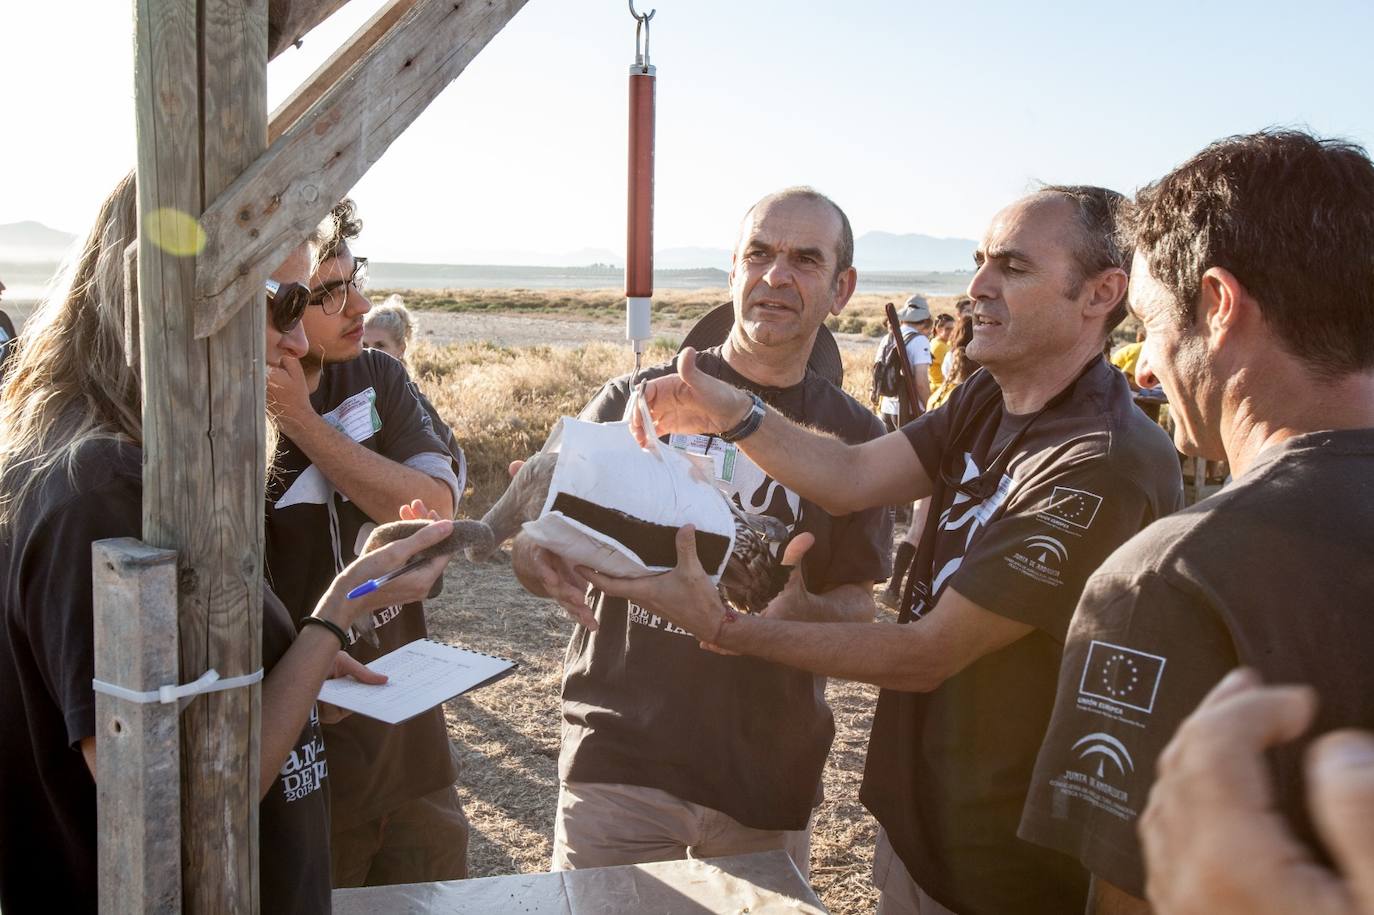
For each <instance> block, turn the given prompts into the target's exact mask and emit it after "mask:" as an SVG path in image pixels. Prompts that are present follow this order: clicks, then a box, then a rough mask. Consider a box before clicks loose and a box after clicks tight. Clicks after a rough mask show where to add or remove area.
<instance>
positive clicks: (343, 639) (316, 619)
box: [299, 616, 348, 651]
mask: <svg viewBox="0 0 1374 915" xmlns="http://www.w3.org/2000/svg"><path fill="white" fill-rule="evenodd" d="M312 625H313V626H323V627H324V628H326V629H328V630H329V631H330V632H332V633H334V634H335V635H336V636H338V637H339V649H340V650H341V651H347V650H348V635H347V634H345V632H344V631H343V630H342V629H340V628H339V627H338V626H337V625H335V624H334V623H331V622H330V621H329V620H327V619H325V618H324V617H322V616H307V617H306V618H305V619H303V620H301V622H300V626H299V628H301V629H304V628H305V627H306V626H312Z"/></svg>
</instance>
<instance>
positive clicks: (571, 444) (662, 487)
mask: <svg viewBox="0 0 1374 915" xmlns="http://www.w3.org/2000/svg"><path fill="white" fill-rule="evenodd" d="M636 409H638V410H640V412H641V415H642V416H643V418H644V423H645V428H646V429H648V430H649V433H650V436H649V442H650V445H649V447H648V448H640V447H639V444H638V443H637V442H636V441H635V440H634V436H633V434H632V433H631V432H630V424H629V422H628V421H622V422H618V423H592V422H586V421H584V420H579V419H573V418H572V417H568V416H565V417H563V418H562V419H561V420H559V423H558V425H557V426H556V427H555V429H554V432H553V434H551V435H550V436H549V438H548V441H546V442H545V443H544V448H543V449H542V451H543V452H545V453H551V452H556V453H557V455H558V460H557V463H556V464H555V465H554V471H553V479H552V481H551V482H550V484H549V494H548V498H547V499H546V500H545V501H544V507H543V511H542V512H541V513H540V516H539V517H538V518H537V519H536V520H534V521H527V522H525V524H524V525H523V530H524V532H525V534H526V535H527V536H528V537H529V538H530V539H531V540H533V541H534V542H535V543H537V544H539V546H541V547H543V548H544V549H546V550H549V551H550V552H553V553H555V554H557V555H559V556H562V557H564V558H566V559H569V560H571V561H572V562H574V563H576V564H577V565H584V566H589V567H590V568H593V569H596V570H598V571H600V572H604V573H605V574H607V575H614V576H617V577H620V578H640V577H643V576H645V575H654V574H657V573H659V572H665V571H667V570H668V569H671V568H673V567H674V566H675V565H676V564H677V559H676V552H675V548H674V545H673V537H674V536H675V534H676V531H677V529H678V528H680V527H682V526H683V525H684V524H692V525H695V526H696V530H697V552H698V555H699V556H700V558H701V560H702V566H703V568H705V569H706V574H707V575H709V576H710V577H711V582H712V583H713V584H715V583H717V582H718V581H719V579H720V575H721V573H722V572H724V571H725V563H726V562H727V561H728V560H729V558H730V551H731V550H732V549H733V548H734V545H735V521H734V515H733V513H732V512H731V511H730V506H729V504H727V503H726V501H725V496H724V495H722V494H721V493H720V492H719V491H718V490H717V489H716V487H715V484H714V482H713V481H712V478H711V475H710V473H709V472H703V470H702V468H701V467H699V466H698V465H697V464H696V463H695V462H694V461H693V460H692V459H691V457H690V456H688V455H686V454H683V453H681V452H679V451H677V450H676V449H673V448H669V447H667V446H665V445H663V444H662V443H661V442H659V441H658V439H657V438H655V437H654V435H653V428H654V427H653V421H652V420H651V419H650V418H649V411H648V408H647V406H645V405H644V401H643V399H642V398H640V397H639V396H638V394H635V395H633V396H632V397H631V400H630V404H629V406H628V407H627V408H626V413H627V415H628V414H629V412H630V411H632V410H636Z"/></svg>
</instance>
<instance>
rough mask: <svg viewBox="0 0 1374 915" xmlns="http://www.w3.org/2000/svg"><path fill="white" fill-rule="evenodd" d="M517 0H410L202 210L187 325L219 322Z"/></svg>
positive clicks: (210, 328)
mask: <svg viewBox="0 0 1374 915" xmlns="http://www.w3.org/2000/svg"><path fill="white" fill-rule="evenodd" d="M525 2H526V0H419V2H417V3H415V5H414V6H413V7H412V8H411V9H410V10H409V11H408V12H406V13H405V15H404V16H402V17H401V18H400V20H399V21H398V22H397V23H396V25H395V26H393V27H392V28H391V30H390V31H389V32H387V34H386V35H385V37H383V38H381V39H380V40H379V41H377V43H376V44H375V45H374V46H373V47H372V48H371V49H370V50H369V51H368V52H367V53H366V54H365V55H364V56H363V57H362V59H361V60H360V61H359V62H358V63H357V64H356V65H355V66H354V67H353V68H352V69H350V70H349V71H348V73H347V74H346V75H345V76H344V77H343V78H342V79H341V80H339V82H337V83H335V84H334V86H333V88H331V89H330V90H329V91H328V92H327V93H326V94H325V95H324V97H323V98H321V99H320V101H319V102H318V103H316V104H315V105H313V106H312V107H311V108H310V109H309V110H308V111H307V112H306V113H305V114H304V115H302V116H301V117H300V118H299V119H298V120H297V121H296V122H295V123H294V124H292V125H291V126H290V127H289V128H288V129H287V130H286V132H285V133H283V134H282V135H281V136H280V137H279V138H278V139H277V140H276V141H275V142H273V143H272V145H271V146H270V147H269V148H268V149H267V151H266V152H264V153H263V154H262V155H261V156H259V157H258V159H257V161H256V162H254V163H253V164H252V165H251V166H249V167H248V169H247V170H245V171H244V172H243V173H242V174H241V175H240V176H239V178H238V179H237V180H236V181H234V182H233V183H232V184H230V185H229V187H227V188H226V189H225V190H224V192H223V193H222V194H220V196H219V197H218V198H217V199H216V200H215V202H214V203H212V204H211V205H210V206H209V207H208V208H207V209H206V210H205V212H204V214H203V215H202V216H201V226H202V228H203V229H204V231H205V237H206V238H207V240H208V241H207V244H206V247H205V249H204V250H203V252H202V253H201V255H200V256H199V257H198V258H197V262H196V319H195V335H196V337H198V338H204V337H208V336H210V335H211V334H213V333H215V331H217V330H219V329H220V328H221V327H223V326H224V324H225V323H226V322H227V321H228V320H229V318H230V317H232V316H233V315H234V314H235V313H236V312H237V311H238V310H239V308H240V307H242V305H243V303H244V302H246V301H248V299H249V298H250V297H251V296H253V295H260V294H261V290H259V289H254V288H253V284H252V280H251V277H252V276H253V275H255V270H254V265H265V266H267V267H268V268H269V269H270V267H271V266H272V265H274V264H276V263H278V262H279V261H280V260H281V259H282V258H283V257H284V256H285V255H286V253H287V252H288V251H289V250H290V249H291V247H292V246H294V245H297V244H300V242H301V241H302V240H304V239H305V237H306V236H307V235H308V234H309V232H310V230H311V229H312V228H313V227H314V226H315V225H316V224H317V223H318V222H319V221H320V220H321V219H322V218H324V216H325V214H326V213H328V212H329V210H330V208H332V207H333V205H334V204H335V203H336V202H338V200H339V199H340V198H341V197H343V195H344V194H346V193H347V192H348V190H349V189H350V188H351V187H353V185H354V184H356V183H357V182H358V179H359V178H361V177H362V176H363V175H364V174H365V173H366V172H367V170H368V169H369V168H370V167H371V166H372V165H373V164H374V163H375V162H376V161H377V160H378V159H380V158H381V156H382V154H383V153H384V152H386V150H387V148H388V147H390V146H391V144H392V142H394V141H395V140H396V138H397V137H399V136H400V135H401V133H402V132H403V131H404V130H405V129H406V128H407V127H408V126H410V124H411V123H412V122H413V121H414V120H415V119H416V118H417V117H419V115H420V113H421V112H422V111H424V110H425V108H426V107H427V106H428V105H429V103H430V102H432V101H433V100H434V99H435V98H436V97H437V96H438V95H439V92H440V91H442V90H443V88H444V87H445V86H447V85H448V84H449V83H450V82H452V81H453V80H454V79H456V78H457V76H458V75H459V74H460V73H462V72H463V70H464V69H465V68H466V67H467V65H468V64H469V63H470V62H471V61H472V59H473V58H474V57H476V56H477V53H478V52H479V51H481V50H482V48H484V47H485V46H486V44H487V42H489V41H490V40H491V39H492V37H493V36H495V35H496V33H497V32H499V31H500V30H501V29H502V28H503V27H504V26H505V25H506V23H507V22H509V21H510V20H511V18H512V17H513V16H514V15H515V14H516V13H517V12H519V11H520V9H521V8H522V7H523V6H524V5H525Z"/></svg>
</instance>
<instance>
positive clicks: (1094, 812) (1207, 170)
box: [1020, 131, 1374, 915]
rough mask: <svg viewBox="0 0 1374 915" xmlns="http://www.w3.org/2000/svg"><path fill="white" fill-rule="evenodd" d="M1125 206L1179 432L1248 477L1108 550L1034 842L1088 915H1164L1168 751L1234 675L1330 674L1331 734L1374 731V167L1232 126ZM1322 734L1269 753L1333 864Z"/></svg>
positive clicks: (1298, 138) (1043, 756) (1281, 784)
mask: <svg viewBox="0 0 1374 915" xmlns="http://www.w3.org/2000/svg"><path fill="white" fill-rule="evenodd" d="M1123 216H1124V219H1123V222H1124V224H1125V233H1126V238H1125V241H1124V242H1123V243H1126V244H1131V245H1133V247H1134V249H1135V255H1134V264H1133V267H1132V269H1131V281H1130V303H1131V308H1132V310H1133V311H1134V312H1135V314H1136V316H1137V317H1138V318H1140V320H1141V321H1142V323H1144V324H1145V326H1146V327H1147V328H1148V329H1149V336H1148V337H1147V338H1146V340H1145V346H1144V353H1143V355H1142V357H1141V359H1142V362H1144V363H1147V364H1148V366H1149V369H1150V371H1151V372H1152V373H1153V374H1154V375H1156V376H1157V377H1158V378H1159V380H1160V381H1161V382H1162V383H1163V385H1164V390H1165V391H1166V392H1167V393H1168V395H1169V403H1170V407H1171V410H1172V414H1173V416H1172V418H1173V425H1174V443H1175V444H1176V445H1177V447H1178V450H1179V451H1181V452H1183V453H1184V454H1187V455H1191V456H1194V457H1195V458H1207V459H1220V458H1225V459H1226V460H1227V462H1228V464H1229V466H1230V467H1231V469H1232V471H1233V473H1234V475H1235V479H1234V481H1233V482H1232V483H1231V484H1230V485H1228V486H1227V487H1226V488H1225V489H1223V490H1221V491H1220V492H1219V493H1216V494H1215V495H1212V496H1209V497H1208V498H1206V499H1204V500H1203V501H1201V502H1198V503H1197V504H1195V505H1192V506H1189V507H1188V508H1186V509H1184V510H1182V511H1180V512H1176V513H1175V514H1173V515H1170V516H1169V517H1167V518H1164V519H1162V520H1160V521H1157V522H1156V523H1154V524H1152V525H1150V526H1149V527H1147V528H1146V529H1145V530H1143V531H1141V532H1140V533H1139V534H1138V535H1136V536H1135V537H1133V538H1131V540H1130V541H1129V542H1127V543H1126V544H1125V545H1124V546H1122V547H1121V548H1120V549H1119V550H1117V551H1116V552H1115V553H1114V554H1113V555H1112V556H1111V557H1110V558H1108V559H1107V561H1106V562H1105V563H1103V565H1102V567H1101V568H1100V569H1098V570H1097V572H1096V573H1094V575H1093V576H1092V578H1091V579H1090V580H1089V582H1088V583H1087V586H1086V587H1085V588H1084V591H1083V597H1082V599H1081V601H1080V602H1079V604H1078V608H1077V610H1076V612H1075V614H1074V617H1073V622H1072V624H1071V626H1070V628H1069V632H1068V638H1067V642H1066V644H1065V647H1064V661H1063V666H1062V667H1061V669H1060V674H1059V686H1058V693H1057V698H1056V702H1055V707H1054V715H1053V718H1052V719H1051V722H1050V725H1049V729H1048V731H1047V733H1046V734H1045V738H1044V742H1043V745H1042V747H1041V750H1040V754H1039V758H1038V760H1037V762H1036V768H1035V774H1034V776H1033V778H1032V780H1031V788H1030V793H1029V796H1028V799H1027V803H1026V810H1025V815H1024V819H1023V820H1022V823H1021V829H1020V835H1021V837H1022V838H1024V839H1026V840H1028V841H1031V842H1035V843H1038V844H1040V845H1043V846H1045V847H1047V848H1051V849H1054V850H1056V851H1059V852H1063V853H1065V854H1069V855H1073V856H1074V857H1076V858H1077V859H1078V860H1079V861H1080V862H1082V864H1083V865H1084V866H1085V867H1087V868H1088V869H1089V870H1090V871H1091V872H1092V874H1093V884H1094V889H1093V908H1092V909H1091V910H1090V911H1093V912H1098V913H1106V912H1110V913H1113V915H1116V913H1136V912H1146V911H1148V906H1147V903H1146V902H1145V901H1144V896H1145V891H1146V888H1147V877H1146V869H1145V862H1144V860H1143V858H1142V855H1141V849H1140V844H1139V833H1138V831H1137V825H1138V817H1139V816H1140V813H1141V811H1142V809H1143V808H1144V806H1145V799H1146V796H1147V795H1148V793H1149V791H1150V789H1151V787H1152V785H1153V784H1154V782H1155V778H1156V771H1157V766H1158V764H1159V759H1160V754H1161V752H1162V751H1163V748H1164V745H1165V744H1166V743H1167V742H1168V741H1169V739H1170V738H1171V737H1172V736H1173V734H1174V732H1175V731H1176V730H1177V729H1178V726H1179V724H1180V723H1181V722H1182V721H1183V719H1184V718H1186V717H1187V716H1188V715H1189V714H1190V713H1191V712H1192V711H1193V709H1195V708H1196V707H1197V706H1198V703H1199V701H1200V700H1201V699H1202V698H1203V697H1204V696H1205V695H1206V694H1207V693H1208V691H1209V690H1211V689H1212V687H1213V686H1215V685H1216V684H1217V682H1218V681H1220V680H1221V679H1222V678H1223V677H1224V676H1226V675H1227V673H1228V672H1229V671H1231V670H1232V669H1233V668H1235V667H1237V666H1247V667H1252V668H1254V669H1255V670H1256V671H1257V672H1258V673H1259V674H1261V675H1262V676H1263V677H1264V678H1265V679H1267V680H1270V681H1273V682H1279V683H1309V684H1311V685H1312V686H1313V687H1314V689H1315V692H1316V695H1317V696H1318V697H1319V699H1320V710H1319V711H1318V713H1317V715H1316V730H1317V731H1318V732H1320V731H1326V730H1330V729H1332V728H1344V727H1367V726H1368V725H1369V724H1370V722H1371V721H1374V669H1371V667H1370V664H1369V658H1370V656H1371V655H1374V614H1371V613H1370V612H1369V602H1370V595H1374V562H1371V561H1370V545H1371V544H1374V162H1371V161H1370V158H1369V156H1368V154H1367V153H1366V151H1365V150H1364V149H1362V148H1360V147H1359V146H1356V145H1354V144H1351V143H1347V142H1344V141H1340V140H1323V139H1318V138H1316V137H1313V136H1310V135H1309V134H1306V133H1302V132H1298V131H1264V132H1261V133H1255V134H1249V135H1245V136H1237V137H1229V138H1226V139H1223V140H1219V141H1217V142H1215V143H1213V144H1211V145H1210V146H1208V147H1207V148H1206V149H1204V150H1202V151H1201V152H1199V153H1198V154H1197V155H1195V156H1193V157H1192V158H1191V159H1189V160H1188V161H1187V162H1185V163H1183V164H1182V165H1180V166H1179V167H1178V168H1176V169H1175V170H1174V171H1172V172H1170V173H1169V174H1167V175H1165V176H1164V177H1163V178H1161V179H1160V180H1159V181H1158V182H1156V183H1154V184H1152V185H1149V186H1147V187H1146V188H1144V189H1143V190H1142V191H1140V193H1139V194H1138V195H1137V198H1136V201H1135V204H1134V206H1132V207H1130V208H1128V209H1127V210H1126V211H1125V213H1124V214H1123ZM1315 329H1320V331H1319V332H1317V331H1316V330H1315ZM1289 736H1297V732H1296V731H1294V732H1292V733H1291V734H1290V735H1289ZM1307 743H1308V741H1307V740H1306V739H1303V740H1297V741H1295V742H1293V743H1291V744H1285V745H1282V746H1278V747H1275V749H1274V750H1273V753H1272V758H1273V760H1274V762H1275V766H1276V773H1277V776H1278V778H1277V782H1276V785H1275V787H1276V794H1275V806H1276V807H1277V809H1278V810H1280V811H1282V815H1283V818H1284V819H1285V821H1286V825H1287V827H1288V828H1291V829H1292V831H1293V832H1294V834H1295V835H1296V836H1298V838H1299V840H1300V842H1301V843H1302V845H1304V846H1306V848H1307V849H1308V850H1309V851H1310V853H1311V854H1313V855H1314V856H1316V857H1318V858H1321V857H1323V856H1324V855H1325V853H1326V852H1325V850H1324V849H1323V848H1322V843H1321V840H1320V835H1319V833H1318V831H1317V830H1316V829H1315V828H1314V824H1313V823H1312V821H1311V818H1310V816H1309V811H1308V810H1307V809H1306V807H1305V805H1304V804H1303V799H1304V798H1303V794H1304V790H1303V789H1304V786H1303V779H1302V764H1301V757H1302V753H1303V750H1304V749H1305V748H1306V745H1307ZM1158 876H1159V879H1161V880H1167V879H1169V875H1168V874H1167V873H1161V874H1159V875H1158Z"/></svg>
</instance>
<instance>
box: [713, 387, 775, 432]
mask: <svg viewBox="0 0 1374 915" xmlns="http://www.w3.org/2000/svg"><path fill="white" fill-rule="evenodd" d="M749 397H750V399H751V400H752V401H753V403H752V404H750V406H749V412H748V413H746V414H744V419H742V420H740V421H739V422H738V423H737V424H736V425H735V428H733V429H728V430H726V431H725V432H722V433H720V438H721V441H726V442H737V441H739V440H740V439H742V438H748V437H749V436H751V435H753V434H754V433H755V432H757V431H759V426H762V425H763V417H764V414H765V413H766V412H767V411H768V408H767V407H765V406H764V405H763V398H762V397H760V396H759V395H757V394H755V393H753V392H750V394H749Z"/></svg>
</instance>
